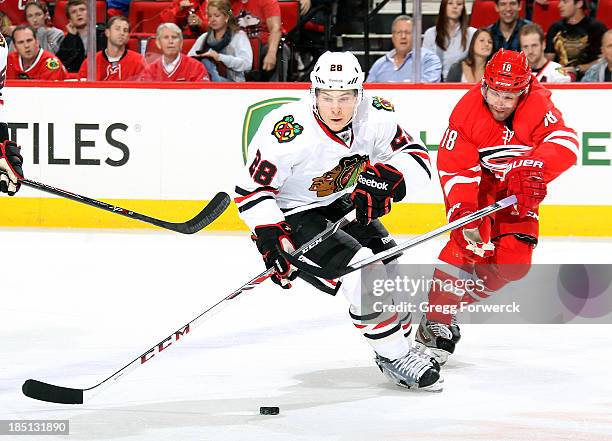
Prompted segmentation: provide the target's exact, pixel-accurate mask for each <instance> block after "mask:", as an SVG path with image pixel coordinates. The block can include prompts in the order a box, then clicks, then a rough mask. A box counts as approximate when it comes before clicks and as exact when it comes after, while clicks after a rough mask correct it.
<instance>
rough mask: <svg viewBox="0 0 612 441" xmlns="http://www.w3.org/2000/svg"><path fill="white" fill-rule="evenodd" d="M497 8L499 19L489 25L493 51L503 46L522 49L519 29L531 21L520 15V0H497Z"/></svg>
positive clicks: (517, 49) (515, 49)
mask: <svg viewBox="0 0 612 441" xmlns="http://www.w3.org/2000/svg"><path fill="white" fill-rule="evenodd" d="M495 10H496V11H497V12H498V13H499V20H497V21H496V22H495V23H493V24H492V25H491V26H489V30H490V31H491V35H492V36H493V52H494V53H495V52H497V51H498V50H499V49H501V48H504V49H511V50H513V51H517V52H518V51H520V50H521V45H520V43H519V37H518V34H519V31H520V30H521V28H522V27H523V26H525V24H527V23H531V22H530V21H529V20H523V19H522V18H520V17H519V13H520V12H521V2H520V0H495Z"/></svg>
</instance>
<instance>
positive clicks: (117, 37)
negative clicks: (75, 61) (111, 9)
mask: <svg viewBox="0 0 612 441" xmlns="http://www.w3.org/2000/svg"><path fill="white" fill-rule="evenodd" d="M105 35H106V41H107V43H106V49H104V50H102V51H100V52H98V53H97V54H96V81H138V80H141V79H142V78H143V74H144V69H145V66H146V63H145V61H144V58H143V57H142V55H140V54H139V53H138V52H134V51H131V50H129V49H128V48H127V43H128V40H129V39H130V22H129V20H128V19H127V18H126V17H124V16H122V15H116V16H114V17H111V18H110V19H109V20H108V23H107V24H106V31H105ZM79 79H81V80H86V79H87V59H85V61H83V64H82V65H81V69H79Z"/></svg>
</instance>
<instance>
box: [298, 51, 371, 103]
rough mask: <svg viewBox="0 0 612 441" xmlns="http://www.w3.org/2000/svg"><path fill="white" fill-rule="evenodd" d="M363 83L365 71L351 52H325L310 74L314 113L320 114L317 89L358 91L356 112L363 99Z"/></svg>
mask: <svg viewBox="0 0 612 441" xmlns="http://www.w3.org/2000/svg"><path fill="white" fill-rule="evenodd" d="M363 81H364V74H363V70H361V65H360V64H359V60H357V57H356V56H355V55H353V54H352V53H351V52H330V51H327V52H325V53H324V54H323V55H321V56H320V57H319V59H318V60H317V63H316V64H315V67H314V69H313V70H312V72H311V73H310V82H311V85H310V96H311V98H312V108H313V110H314V112H315V113H316V114H318V110H317V97H316V90H317V89H327V90H356V91H357V103H356V105H355V112H356V111H357V106H359V103H360V102H361V99H362V98H363Z"/></svg>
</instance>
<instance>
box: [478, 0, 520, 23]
mask: <svg viewBox="0 0 612 441" xmlns="http://www.w3.org/2000/svg"><path fill="white" fill-rule="evenodd" d="M520 2H521V12H520V16H521V17H523V18H525V9H526V2H525V0H520ZM497 20H499V14H498V12H497V11H496V10H495V1H494V0H475V1H474V3H473V4H472V14H471V16H470V26H473V27H475V28H476V29H479V28H485V27H487V26H489V25H492V24H493V23H495V22H496V21H497Z"/></svg>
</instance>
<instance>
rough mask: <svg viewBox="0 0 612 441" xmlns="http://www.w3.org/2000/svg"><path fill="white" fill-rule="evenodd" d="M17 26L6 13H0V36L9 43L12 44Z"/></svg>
mask: <svg viewBox="0 0 612 441" xmlns="http://www.w3.org/2000/svg"><path fill="white" fill-rule="evenodd" d="M14 29H15V26H13V23H12V22H11V19H10V18H9V16H8V15H6V14H5V13H4V12H2V11H0V34H2V35H3V36H4V38H5V40H6V41H7V43H9V44H10V43H11V35H13V30H14Z"/></svg>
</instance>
